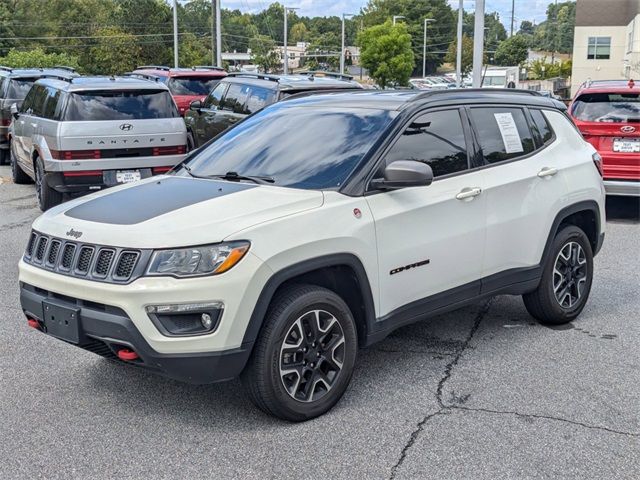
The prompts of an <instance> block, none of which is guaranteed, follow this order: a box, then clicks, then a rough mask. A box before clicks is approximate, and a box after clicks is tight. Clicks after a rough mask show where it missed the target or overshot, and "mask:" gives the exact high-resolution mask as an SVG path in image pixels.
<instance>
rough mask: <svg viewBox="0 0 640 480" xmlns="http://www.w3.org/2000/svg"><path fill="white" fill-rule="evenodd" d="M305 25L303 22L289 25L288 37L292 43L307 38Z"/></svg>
mask: <svg viewBox="0 0 640 480" xmlns="http://www.w3.org/2000/svg"><path fill="white" fill-rule="evenodd" d="M307 34H308V32H307V27H306V25H305V24H304V23H303V22H298V23H296V24H295V25H294V26H293V27H291V33H290V34H289V38H290V39H291V41H292V42H293V43H297V42H304V41H305V40H306V39H307Z"/></svg>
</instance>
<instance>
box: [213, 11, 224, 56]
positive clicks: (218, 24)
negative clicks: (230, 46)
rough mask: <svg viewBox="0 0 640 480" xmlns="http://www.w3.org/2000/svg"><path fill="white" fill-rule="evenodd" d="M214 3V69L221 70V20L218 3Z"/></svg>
mask: <svg viewBox="0 0 640 480" xmlns="http://www.w3.org/2000/svg"><path fill="white" fill-rule="evenodd" d="M214 1H215V2H216V67H220V68H222V19H221V14H220V1H221V0H214Z"/></svg>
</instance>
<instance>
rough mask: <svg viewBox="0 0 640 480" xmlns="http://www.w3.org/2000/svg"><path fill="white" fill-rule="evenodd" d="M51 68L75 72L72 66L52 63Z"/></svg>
mask: <svg viewBox="0 0 640 480" xmlns="http://www.w3.org/2000/svg"><path fill="white" fill-rule="evenodd" d="M51 68H57V69H58V70H67V71H69V72H72V73H76V69H75V68H73V67H68V66H67V65H54V66H53V67H51Z"/></svg>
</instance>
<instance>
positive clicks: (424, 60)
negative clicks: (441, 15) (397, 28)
mask: <svg viewBox="0 0 640 480" xmlns="http://www.w3.org/2000/svg"><path fill="white" fill-rule="evenodd" d="M429 22H435V20H434V19H433V18H425V19H424V43H423V47H422V78H425V77H426V76H427V23H429Z"/></svg>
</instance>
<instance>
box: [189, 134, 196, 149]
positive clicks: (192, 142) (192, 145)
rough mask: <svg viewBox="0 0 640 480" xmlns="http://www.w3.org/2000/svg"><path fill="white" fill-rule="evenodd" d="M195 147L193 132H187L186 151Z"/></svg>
mask: <svg viewBox="0 0 640 480" xmlns="http://www.w3.org/2000/svg"><path fill="white" fill-rule="evenodd" d="M195 148H196V142H195V141H194V139H193V133H191V132H187V152H191V151H192V150H194V149H195Z"/></svg>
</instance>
